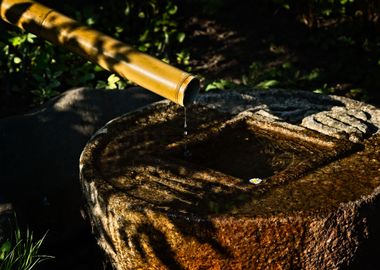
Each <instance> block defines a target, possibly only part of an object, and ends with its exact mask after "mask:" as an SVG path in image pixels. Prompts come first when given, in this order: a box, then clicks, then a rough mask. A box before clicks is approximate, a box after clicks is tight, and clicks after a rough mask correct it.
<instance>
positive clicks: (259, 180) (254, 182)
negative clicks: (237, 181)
mask: <svg viewBox="0 0 380 270" xmlns="http://www.w3.org/2000/svg"><path fill="white" fill-rule="evenodd" d="M248 181H249V182H250V183H251V184H255V185H258V184H260V183H261V182H263V179H261V178H251V179H249V180H248Z"/></svg>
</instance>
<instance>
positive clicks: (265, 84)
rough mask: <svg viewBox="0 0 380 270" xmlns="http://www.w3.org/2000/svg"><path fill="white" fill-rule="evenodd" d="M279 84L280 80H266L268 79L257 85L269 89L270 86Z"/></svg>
mask: <svg viewBox="0 0 380 270" xmlns="http://www.w3.org/2000/svg"><path fill="white" fill-rule="evenodd" d="M278 84H279V81H277V80H266V81H262V82H260V83H258V84H256V85H255V87H257V88H261V89H268V88H271V87H274V86H276V85H278Z"/></svg>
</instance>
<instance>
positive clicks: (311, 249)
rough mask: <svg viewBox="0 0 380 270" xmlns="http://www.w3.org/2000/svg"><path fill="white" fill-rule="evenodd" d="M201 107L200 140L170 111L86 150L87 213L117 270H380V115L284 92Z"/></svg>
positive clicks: (195, 126) (132, 118) (205, 102)
mask: <svg viewBox="0 0 380 270" xmlns="http://www.w3.org/2000/svg"><path fill="white" fill-rule="evenodd" d="M187 110H188V123H189V134H188V136H186V137H183V136H182V133H183V129H182V126H183V111H182V109H181V108H179V107H177V106H176V105H173V104H170V103H168V102H160V103H156V104H154V105H151V106H149V107H147V108H144V109H141V110H139V111H136V112H133V113H130V114H127V115H125V116H123V117H120V118H117V119H115V120H113V121H112V122H110V123H109V124H107V125H106V126H105V127H103V128H102V129H100V130H99V131H98V132H97V133H96V134H95V135H94V136H93V138H92V139H91V140H90V141H89V143H88V144H87V146H86V148H85V149H84V151H83V152H82V155H81V159H80V166H81V169H80V173H81V184H82V187H83V190H84V195H85V206H86V211H87V215H88V216H89V218H90V220H91V222H92V226H93V229H94V232H95V235H96V237H97V239H98V243H99V244H100V246H101V247H102V248H103V249H104V251H105V252H106V253H107V255H108V256H109V258H110V259H111V261H112V262H113V264H114V266H115V268H116V269H118V270H124V269H347V268H351V269H358V268H360V269H373V267H375V266H376V262H377V256H376V255H378V254H380V248H379V245H378V242H379V240H380V232H379V229H378V228H380V188H379V186H380V175H379V170H380V147H379V146H380V145H379V144H380V136H379V134H378V128H379V127H380V121H379V112H378V110H377V109H376V108H374V107H372V106H369V105H366V104H364V103H359V102H356V101H351V100H349V99H345V98H338V97H333V96H332V97H326V96H320V95H316V94H312V93H305V92H300V91H296V92H284V91H281V90H271V91H265V92H262V91H240V92H226V93H225V94H218V95H216V94H208V95H203V96H201V97H200V98H199V99H198V101H197V103H196V104H195V105H194V106H192V107H191V108H188V109H187ZM185 148H187V149H189V150H190V151H191V152H192V155H193V156H192V157H188V156H184V155H183V150H184V149H185ZM234 151H235V152H234ZM214 160H217V162H216V163H215V162H213V161H214ZM239 162H240V163H241V164H243V165H242V166H241V170H239ZM236 168H238V170H236ZM252 168H254V169H252ZM263 171H265V173H264V174H262V176H261V175H260V173H262V172H263ZM258 175H260V176H259V177H260V178H262V180H263V181H262V182H261V183H260V184H251V183H249V181H248V180H249V178H251V177H257V176H258Z"/></svg>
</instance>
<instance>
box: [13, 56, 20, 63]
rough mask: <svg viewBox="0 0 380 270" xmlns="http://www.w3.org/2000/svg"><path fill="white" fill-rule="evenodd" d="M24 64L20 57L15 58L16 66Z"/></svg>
mask: <svg viewBox="0 0 380 270" xmlns="http://www.w3.org/2000/svg"><path fill="white" fill-rule="evenodd" d="M21 62H22V60H21V58H20V57H17V56H16V57H15V58H13V63H15V64H20V63H21Z"/></svg>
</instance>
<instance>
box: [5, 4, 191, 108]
mask: <svg viewBox="0 0 380 270" xmlns="http://www.w3.org/2000/svg"><path fill="white" fill-rule="evenodd" d="M68 2H69V3H68V5H61V4H59V3H57V5H58V6H57V7H56V6H53V8H57V9H58V10H60V11H63V13H66V14H68V15H69V16H71V17H74V18H76V19H77V20H79V21H81V22H82V23H84V24H87V25H90V26H92V27H94V28H97V29H99V30H100V31H103V32H105V33H107V34H110V35H112V36H115V37H117V38H119V39H120V40H122V41H124V42H126V43H128V44H130V45H132V46H133V47H135V48H138V49H140V50H141V51H144V52H147V53H149V54H152V55H154V56H156V57H158V58H161V59H163V60H164V61H166V62H170V63H172V64H175V65H179V66H180V67H182V68H185V69H189V68H188V66H189V59H190V55H189V52H188V51H187V50H185V49H184V48H182V47H181V44H182V43H183V41H184V40H185V38H186V35H185V33H184V32H183V31H181V30H180V26H179V25H178V22H177V21H176V16H177V12H178V6H177V5H176V4H175V3H174V2H173V1H163V0H140V1H136V0H129V1H116V2H104V1H94V2H90V3H88V4H83V3H82V4H81V5H80V8H79V7H78V8H77V7H76V6H75V5H76V4H77V3H76V2H74V1H68ZM70 2H71V3H70ZM51 4H53V3H51ZM70 4H71V8H68V6H70ZM0 31H1V32H2V35H1V36H0V50H1V51H0V59H1V61H0V83H2V85H8V86H10V87H9V88H10V89H11V91H12V93H18V94H19V95H24V96H30V97H31V98H32V99H33V101H34V103H37V104H40V103H43V102H45V101H46V100H48V99H50V98H52V97H53V96H55V95H57V94H59V93H60V92H62V91H63V90H66V89H68V88H71V87H74V86H89V87H96V86H98V87H104V88H108V89H121V88H124V87H126V85H127V83H128V82H127V81H125V80H123V79H120V78H119V77H118V76H116V75H114V74H109V73H108V72H106V71H103V70H102V69H101V68H100V67H98V66H96V65H94V64H92V63H89V62H87V61H86V60H84V59H82V58H81V57H79V56H77V55H74V54H73V53H70V52H68V51H67V50H66V49H64V48H60V47H58V46H55V45H52V44H51V43H49V42H47V41H43V40H42V39H40V38H38V37H36V36H35V35H33V34H30V33H26V32H22V31H19V30H17V29H15V28H14V27H11V26H7V25H5V24H4V23H2V22H1V23H0Z"/></svg>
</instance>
